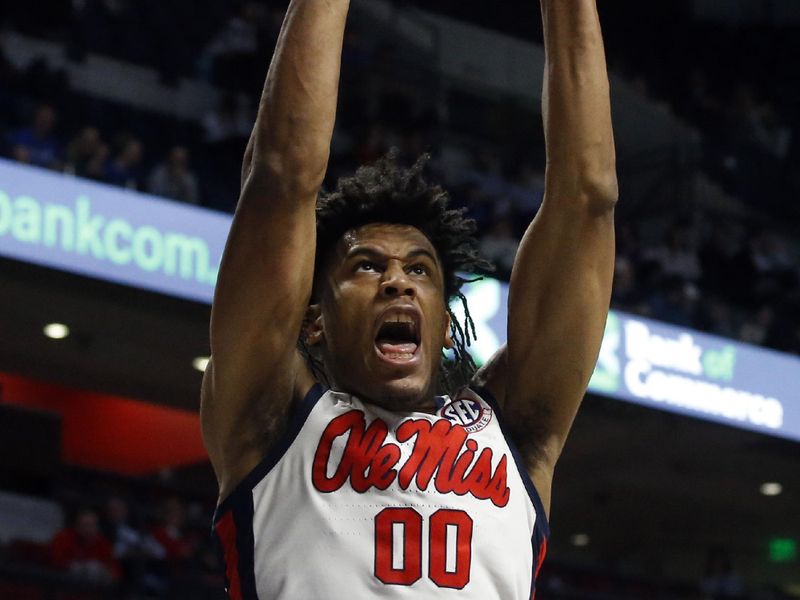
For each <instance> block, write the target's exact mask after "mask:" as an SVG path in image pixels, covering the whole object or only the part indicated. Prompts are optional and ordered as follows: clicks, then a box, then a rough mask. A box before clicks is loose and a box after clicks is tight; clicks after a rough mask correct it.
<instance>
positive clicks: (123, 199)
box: [0, 160, 231, 302]
mask: <svg viewBox="0 0 800 600" xmlns="http://www.w3.org/2000/svg"><path fill="white" fill-rule="evenodd" d="M230 222H231V217H230V215H226V214H223V213H217V212H214V211H210V210H205V209H201V208H196V207H192V206H187V205H182V204H179V203H177V202H166V201H164V200H163V199H161V198H156V197H154V196H148V195H146V194H140V193H137V192H131V191H127V190H124V189H122V188H118V187H113V186H109V185H104V184H99V183H93V182H90V181H86V180H83V179H78V178H76V177H69V176H66V175H61V174H59V173H53V172H50V171H45V170H42V169H38V168H35V167H28V166H23V165H18V164H16V163H12V162H8V161H5V160H0V254H2V255H5V256H8V257H10V258H14V259H17V260H20V261H25V262H31V263H35V264H39V265H43V266H46V267H53V268H56V269H62V270H64V271H70V272H72V273H79V274H81V275H89V276H91V277H96V278H98V279H104V280H108V281H113V282H116V283H122V284H126V285H131V286H136V287H140V288H144V289H147V290H152V291H155V292H162V293H165V294H171V295H174V296H179V297H181V298H188V299H190V300H197V301H200V302H211V298H212V295H213V293H214V284H215V282H216V279H217V270H218V269H219V261H220V257H221V256H222V250H223V248H224V244H225V238H226V236H227V232H228V229H229V228H230Z"/></svg>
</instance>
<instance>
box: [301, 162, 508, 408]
mask: <svg viewBox="0 0 800 600" xmlns="http://www.w3.org/2000/svg"><path fill="white" fill-rule="evenodd" d="M397 157H398V151H397V150H396V149H392V150H391V151H390V152H389V153H388V154H387V155H386V156H385V157H383V158H382V159H380V160H378V161H377V162H376V163H375V164H374V165H369V166H363V167H360V168H359V169H358V170H357V171H356V173H355V175H353V176H351V177H342V178H340V179H339V181H338V182H337V184H336V191H334V192H332V193H324V192H323V193H321V194H320V196H319V198H318V200H317V251H316V264H315V284H314V287H315V289H314V292H313V296H314V297H315V298H316V297H317V296H318V289H317V286H318V284H319V281H320V278H319V277H318V275H319V274H320V273H322V271H323V269H324V268H325V261H326V260H327V259H328V258H329V257H330V253H331V251H332V249H333V247H334V246H335V245H336V244H337V243H338V242H339V240H340V239H341V238H342V236H343V235H344V234H345V233H347V232H348V231H350V230H352V229H355V228H358V227H361V226H363V225H367V224H370V223H396V224H402V225H410V226H412V227H416V228H417V229H419V230H420V231H421V232H422V233H423V234H424V235H425V236H426V237H427V238H428V239H429V240H430V242H431V244H433V247H434V248H435V249H436V252H437V253H438V255H439V258H440V260H441V262H442V268H443V271H444V287H445V290H444V291H445V304H446V305H447V312H448V313H449V314H450V333H451V336H452V338H453V342H454V343H455V348H454V350H453V354H454V360H453V361H452V364H448V362H447V361H446V360H445V357H444V356H443V357H442V367H441V369H440V371H441V377H442V380H441V382H440V385H441V387H442V388H443V389H444V390H446V391H447V392H448V393H450V394H452V393H453V392H455V391H456V389H457V388H458V387H459V386H461V385H464V384H465V383H467V382H468V381H469V379H470V378H471V377H472V375H473V374H474V373H475V370H476V365H475V362H474V361H473V359H472V356H470V354H469V351H468V350H467V348H468V347H469V346H470V345H471V343H472V342H473V341H474V340H475V323H474V322H473V321H472V317H471V316H470V313H469V307H468V305H467V299H466V297H465V296H464V294H462V293H461V286H462V285H464V284H465V283H471V282H473V281H477V280H478V279H480V278H477V279H464V278H463V277H461V276H460V275H459V273H466V274H471V273H476V272H477V271H491V270H492V269H493V267H492V265H491V263H489V262H488V261H486V260H484V259H482V258H481V257H480V256H479V255H478V251H477V241H476V239H475V236H474V234H475V229H476V227H475V221H474V220H473V219H469V218H466V217H465V216H464V213H465V212H466V209H465V208H461V209H451V208H448V203H449V201H450V197H449V195H448V193H447V192H446V191H444V190H443V189H442V188H441V186H439V185H433V184H430V183H428V182H427V181H426V180H425V179H424V178H423V171H424V169H425V165H426V164H427V163H428V161H429V160H430V158H431V157H430V155H429V154H423V155H422V156H420V157H419V158H418V159H417V161H416V162H415V163H414V165H413V166H412V167H411V168H410V169H405V168H403V167H401V166H400V165H399V164H398V162H397ZM454 298H459V299H460V300H461V303H462V305H463V307H464V315H465V319H464V324H463V325H462V324H461V323H459V322H458V319H456V317H455V315H454V314H453V312H452V311H451V310H450V307H449V304H450V300H451V299H454ZM300 347H301V350H302V351H303V353H304V355H305V356H306V358H307V360H308V362H309V365H310V367H311V369H312V371H313V372H314V374H315V376H317V377H321V378H322V379H323V380H326V379H327V378H326V377H325V374H324V371H323V369H322V366H321V364H320V361H319V359H316V358H315V357H313V356H312V355H311V353H310V352H309V351H308V348H307V346H306V344H305V340H304V339H301V340H300Z"/></svg>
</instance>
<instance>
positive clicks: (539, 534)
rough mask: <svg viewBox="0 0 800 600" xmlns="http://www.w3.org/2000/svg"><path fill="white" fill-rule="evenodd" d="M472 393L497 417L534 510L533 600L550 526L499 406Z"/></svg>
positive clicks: (489, 396) (486, 396)
mask: <svg viewBox="0 0 800 600" xmlns="http://www.w3.org/2000/svg"><path fill="white" fill-rule="evenodd" d="M472 391H474V392H475V393H476V394H478V395H479V396H480V397H481V398H483V399H484V400H485V401H486V403H487V404H489V406H491V407H492V410H493V411H494V412H495V415H497V423H498V424H499V425H500V431H501V432H502V433H503V437H504V438H505V440H506V444H508V448H509V450H511V456H512V457H513V458H514V464H515V465H516V466H517V471H518V472H519V476H520V478H521V479H522V483H523V484H524V485H525V490H526V491H527V492H528V497H529V498H530V499H531V503H532V504H533V508H534V509H535V510H536V523H534V526H533V535H532V536H531V548H532V549H533V565H532V576H531V600H533V598H534V596H535V595H536V578H537V577H538V575H539V571H540V570H541V568H542V563H543V562H544V557H545V554H547V539H548V538H549V537H550V525H549V524H548V523H547V514H546V513H545V512H544V504H542V499H541V498H540V497H539V492H537V491H536V486H534V485H533V481H531V476H530V475H529V474H528V469H527V468H526V467H525V461H524V460H522V454H520V451H519V449H518V448H517V445H516V444H515V443H514V442H513V440H512V439H511V437H510V436H509V434H508V430H507V428H506V425H505V419H504V417H503V412H502V410H500V405H499V404H498V403H497V400H495V398H494V396H493V395H492V394H491V393H490V392H489V391H488V390H486V389H485V388H482V387H474V388H472Z"/></svg>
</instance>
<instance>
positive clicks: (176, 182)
mask: <svg viewBox="0 0 800 600" xmlns="http://www.w3.org/2000/svg"><path fill="white" fill-rule="evenodd" d="M148 191H149V192H150V193H151V194H155V195H156V196H164V197H166V198H172V199H174V200H180V201H182V202H188V203H189V204H198V203H199V197H198V190H197V177H196V176H195V175H194V173H192V171H191V170H190V169H189V151H188V150H187V149H186V148H185V147H184V146H174V147H173V148H172V149H171V150H170V151H169V155H168V156H167V160H166V161H165V162H163V163H161V164H160V165H158V166H157V167H156V168H155V169H153V172H152V174H151V175H150V182H149V185H148Z"/></svg>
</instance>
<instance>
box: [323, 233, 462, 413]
mask: <svg viewBox="0 0 800 600" xmlns="http://www.w3.org/2000/svg"><path fill="white" fill-rule="evenodd" d="M323 289H324V292H323V295H322V299H321V300H322V301H321V304H320V306H319V311H320V312H319V317H318V318H317V319H316V321H315V326H316V327H317V330H316V340H312V342H313V341H316V342H317V343H319V344H320V345H321V348H322V353H323V357H324V361H325V367H326V371H327V372H328V373H329V374H330V375H331V376H332V378H333V383H334V384H335V385H336V387H337V388H338V389H341V390H343V391H347V392H351V393H353V394H356V395H357V396H359V397H362V398H364V399H368V400H370V401H372V402H375V403H377V404H381V405H384V406H386V407H387V408H393V409H401V408H405V409H413V408H427V404H429V403H431V400H432V395H433V384H434V381H435V377H436V374H437V371H438V368H439V364H440V360H441V353H442V347H443V346H450V345H451V342H450V338H449V324H450V320H449V317H448V314H447V310H446V305H445V300H444V275H443V271H442V268H441V265H440V262H439V258H438V256H437V254H436V250H435V249H434V247H433V244H431V242H430V241H429V240H428V238H427V237H425V235H424V234H423V233H422V232H421V231H420V230H418V229H416V228H415V227H410V226H406V225H391V224H371V225H365V226H363V227H360V228H357V229H354V230H351V231H350V232H348V233H347V234H346V235H345V236H343V238H342V240H341V241H340V242H339V244H338V245H337V247H336V252H335V256H334V257H333V258H332V262H330V263H329V266H328V269H327V271H326V281H325V282H324V285H323Z"/></svg>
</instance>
